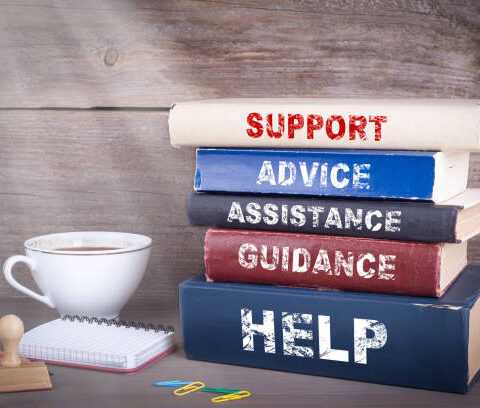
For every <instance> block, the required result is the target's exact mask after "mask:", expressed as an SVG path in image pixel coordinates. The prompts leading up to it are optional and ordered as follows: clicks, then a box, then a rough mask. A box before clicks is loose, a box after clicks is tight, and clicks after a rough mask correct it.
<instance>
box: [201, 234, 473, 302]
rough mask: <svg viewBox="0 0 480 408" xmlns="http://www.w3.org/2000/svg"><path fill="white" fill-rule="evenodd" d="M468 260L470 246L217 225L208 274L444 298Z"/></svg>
mask: <svg viewBox="0 0 480 408" xmlns="http://www.w3.org/2000/svg"><path fill="white" fill-rule="evenodd" d="M466 263H467V245H466V243H462V244H439V243H419V242H402V241H388V240H376V239H369V238H350V237H338V236H327V235H310V234H294V233H286V232H266V231H253V230H230V229H220V228H212V229H210V230H208V231H207V234H206V236H205V269H206V276H207V278H208V279H209V280H212V281H224V282H245V283H261V284H268V285H285V286H297V287H311V288H331V289H338V290H352V291H361V292H376V293H389V294H398V295H411V296H432V297H439V296H441V295H442V294H443V293H444V292H445V291H446V289H447V288H448V287H449V286H450V285H451V283H452V282H453V280H454V279H455V278H456V277H457V276H458V274H459V273H460V272H461V270H462V269H463V268H464V267H465V265H466Z"/></svg>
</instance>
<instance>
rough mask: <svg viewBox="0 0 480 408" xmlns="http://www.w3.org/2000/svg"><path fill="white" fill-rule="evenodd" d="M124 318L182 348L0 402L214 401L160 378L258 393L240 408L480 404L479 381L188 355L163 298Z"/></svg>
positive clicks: (20, 302)
mask: <svg viewBox="0 0 480 408" xmlns="http://www.w3.org/2000/svg"><path fill="white" fill-rule="evenodd" d="M0 310H1V311H2V313H3V312H6V313H8V312H15V313H18V314H19V315H21V316H23V318H24V319H25V326H26V329H27V330H28V329H29V328H32V327H35V326H37V325H39V324H41V323H44V322H46V321H49V320H51V319H54V318H56V317H57V315H56V313H55V312H54V311H52V310H51V309H48V307H46V306H43V305H38V304H37V303H36V302H35V301H33V300H30V299H12V298H9V299H0ZM121 317H122V318H124V319H127V320H145V321H148V322H156V323H159V322H162V323H165V324H171V325H173V326H174V328H175V330H176V333H177V334H178V336H177V338H178V339H179V342H180V344H179V345H180V347H179V349H178V350H177V351H176V352H174V353H173V354H171V355H169V356H167V357H165V358H164V359H162V360H160V361H159V362H157V363H156V364H155V365H153V366H152V367H149V368H147V369H146V370H144V371H143V372H140V373H138V374H133V375H121V374H113V373H105V372H99V371H91V370H82V369H77V368H70V367H60V366H54V365H49V366H48V368H49V371H50V372H51V373H53V376H52V383H53V389H52V390H49V391H30V392H23V393H11V394H0V408H7V407H8V408H31V407H36V406H39V407H40V406H41V407H48V408H57V407H58V408H65V407H68V408H77V407H78V408H85V407H88V408H96V407H101V408H110V407H111V408H123V407H125V408H126V407H135V408H144V407H145V408H146V407H152V408H154V407H172V408H173V407H211V406H214V404H212V403H211V402H210V400H209V399H210V398H212V394H208V393H203V392H196V393H193V394H190V395H189V396H185V397H176V396H174V395H173V389H172V388H164V387H154V386H153V383H154V382H156V381H167V380H173V379H177V380H178V379H183V380H201V381H203V382H205V383H206V384H207V386H211V387H225V388H233V387H238V388H242V389H246V390H249V391H251V392H252V394H253V396H252V397H251V398H248V399H244V400H240V401H232V402H229V403H228V406H229V407H230V406H232V407H233V406H235V407H237V406H238V407H248V408H254V407H272V408H273V407H286V408H287V407H288V408H292V407H302V408H308V407H329V408H336V407H338V408H345V407H352V408H353V407H355V408H362V407H365V408H375V407H378V408H406V407H412V408H413V407H435V408H447V407H462V408H470V407H471V408H474V407H475V408H478V407H479V406H480V384H477V385H476V386H475V387H473V389H472V390H471V391H470V393H469V394H466V395H462V394H451V393H444V392H437V391H426V390H418V389H412V388H403V387H394V386H388V385H380V384H370V383H363V382H357V381H347V380H339V379H334V378H327V377H316V376H311V375H303V374H295V373H286V372H279V371H272V370H262V369H258V368H248V367H238V366H231V365H226V364H217V363H208V362H202V361H194V360H188V359H187V358H186V357H185V353H184V352H183V350H182V348H181V332H180V330H179V329H180V327H179V322H178V312H177V311H176V310H173V311H169V310H165V309H162V308H161V307H160V303H159V302H154V301H151V300H149V301H145V300H139V301H133V302H131V303H130V304H129V305H127V307H126V309H125V310H124V311H123V312H122V314H121Z"/></svg>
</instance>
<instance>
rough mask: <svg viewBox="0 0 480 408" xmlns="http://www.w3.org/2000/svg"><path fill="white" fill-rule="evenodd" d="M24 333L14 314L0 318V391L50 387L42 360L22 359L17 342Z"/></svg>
mask: <svg viewBox="0 0 480 408" xmlns="http://www.w3.org/2000/svg"><path fill="white" fill-rule="evenodd" d="M23 333H24V327H23V322H22V320H21V319H20V318H19V317H17V316H15V315H12V314H11V315H5V316H4V317H2V318H1V319H0V339H1V340H2V343H3V348H4V355H3V359H2V361H1V363H0V392H14V391H30V390H47V389H51V388H52V383H51V381H50V375H49V374H48V370H47V367H46V366H45V363H43V362H40V361H39V362H30V361H28V362H26V361H22V360H21V359H20V357H19V355H18V344H19V343H20V339H21V338H22V336H23Z"/></svg>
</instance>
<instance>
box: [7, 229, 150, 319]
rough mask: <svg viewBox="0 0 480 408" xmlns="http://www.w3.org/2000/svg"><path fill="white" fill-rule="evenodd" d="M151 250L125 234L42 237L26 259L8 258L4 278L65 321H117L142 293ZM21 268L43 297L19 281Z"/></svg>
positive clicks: (143, 240)
mask: <svg viewBox="0 0 480 408" xmlns="http://www.w3.org/2000/svg"><path fill="white" fill-rule="evenodd" d="M151 245H152V240H151V239H150V238H149V237H147V236H144V235H138V234H129V233H124V232H99V231H88V232H65V233H59V234H49V235H42V236H39V237H35V238H31V239H29V240H27V241H25V244H24V246H25V253H26V256H24V255H14V256H11V257H10V258H8V259H7V260H6V262H5V264H4V265H3V274H4V275H5V278H6V279H7V281H8V283H10V285H12V286H13V287H14V288H16V289H18V290H19V291H20V292H23V293H25V294H26V295H28V296H31V297H32V298H34V299H36V300H39V301H40V302H43V303H45V304H47V305H48V306H50V307H51V308H56V309H57V310H58V311H59V313H60V314H61V315H62V316H64V315H80V316H91V317H104V318H107V319H113V318H117V317H118V315H119V313H120V310H121V309H122V308H123V307H124V306H125V304H126V303H127V302H128V300H129V299H130V298H131V296H132V295H133V293H134V292H135V290H136V289H137V288H138V286H139V284H140V282H141V280H142V278H143V276H144V274H145V270H146V268H147V263H148V258H149V256H150V249H151ZM78 248H83V250H78ZM110 248H115V249H110ZM68 249H70V250H68ZM19 262H20V263H24V264H26V265H27V266H28V267H29V269H30V271H31V273H32V276H33V279H34V280H35V282H36V283H37V285H38V287H39V288H40V290H41V291H42V292H43V295H40V294H38V293H36V292H34V291H33V290H31V289H29V288H27V287H25V286H23V285H21V284H20V283H18V282H17V281H16V280H15V278H14V277H13V275H12V268H13V266H14V265H15V264H16V263H19Z"/></svg>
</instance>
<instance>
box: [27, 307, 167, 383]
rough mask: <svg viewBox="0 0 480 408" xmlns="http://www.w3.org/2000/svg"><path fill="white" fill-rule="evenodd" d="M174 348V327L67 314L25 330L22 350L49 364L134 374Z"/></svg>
mask: <svg viewBox="0 0 480 408" xmlns="http://www.w3.org/2000/svg"><path fill="white" fill-rule="evenodd" d="M174 348H175V343H174V337H173V328H171V327H164V326H163V325H154V324H148V325H147V324H144V323H136V322H123V321H119V320H115V319H110V320H108V319H97V318H95V317H92V318H88V317H80V316H68V315H67V316H64V317H62V318H61V319H56V320H52V321H50V322H48V323H45V324H42V325H41V326H38V327H36V328H34V329H32V330H30V331H28V332H27V333H25V334H24V335H23V337H22V339H21V341H20V345H19V353H20V355H22V356H24V357H27V358H29V359H35V360H42V361H45V362H46V363H48V364H57V365H66V366H72V367H80V368H89V369H94V370H101V371H110V372H116V373H122V374H132V373H136V372H139V371H141V370H143V369H144V368H146V367H148V366H150V365H151V364H153V363H154V362H156V361H158V360H159V359H160V358H162V357H164V356H166V355H167V354H168V353H170V352H171V351H173V349H174Z"/></svg>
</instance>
